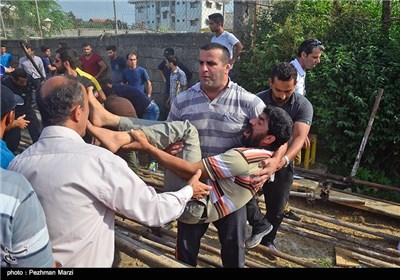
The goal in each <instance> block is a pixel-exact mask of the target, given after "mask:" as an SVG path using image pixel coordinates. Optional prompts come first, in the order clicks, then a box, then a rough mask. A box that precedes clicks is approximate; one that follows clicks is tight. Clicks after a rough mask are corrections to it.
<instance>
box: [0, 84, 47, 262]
mask: <svg viewBox="0 0 400 280" xmlns="http://www.w3.org/2000/svg"><path fill="white" fill-rule="evenodd" d="M23 103H24V101H23V99H22V98H21V97H20V96H18V95H16V94H14V93H13V92H12V91H11V90H10V89H9V88H7V87H5V86H3V85H2V86H1V125H0V146H1V148H0V150H1V168H0V182H1V183H0V197H1V203H0V225H1V227H0V228H1V234H0V253H1V261H0V264H1V267H50V266H52V265H53V264H54V259H53V256H52V254H51V244H50V242H49V233H48V231H47V227H46V219H45V217H44V213H43V209H42V206H41V205H40V203H39V200H38V198H37V196H36V194H35V192H34V191H33V189H32V186H31V185H30V184H29V182H28V181H27V180H26V179H25V178H24V176H22V175H21V174H18V173H16V172H13V171H10V170H6V169H5V168H7V166H8V164H9V162H10V161H11V160H12V159H13V158H14V154H13V153H11V151H10V150H8V148H7V145H6V144H5V143H4V142H3V140H2V139H3V135H4V132H5V131H6V130H9V129H10V128H11V127H12V126H13V121H14V116H15V112H14V110H15V108H16V107H18V105H22V104H23ZM33 220H34V222H32V221H33Z"/></svg>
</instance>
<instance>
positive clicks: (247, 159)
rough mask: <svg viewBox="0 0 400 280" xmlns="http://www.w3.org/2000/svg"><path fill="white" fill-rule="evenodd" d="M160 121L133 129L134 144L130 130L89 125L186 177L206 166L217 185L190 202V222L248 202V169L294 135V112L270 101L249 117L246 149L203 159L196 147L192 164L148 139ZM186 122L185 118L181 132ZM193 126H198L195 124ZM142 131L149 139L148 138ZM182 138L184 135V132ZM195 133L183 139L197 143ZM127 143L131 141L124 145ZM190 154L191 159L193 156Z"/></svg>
mask: <svg viewBox="0 0 400 280" xmlns="http://www.w3.org/2000/svg"><path fill="white" fill-rule="evenodd" d="M172 123H173V124H174V128H175V127H177V126H178V124H179V122H178V121H175V122H171V123H168V122H167V123H166V124H167V125H169V124H172ZM177 123H178V124H177ZM159 125H160V124H157V125H155V126H146V128H145V129H144V130H143V131H140V130H136V131H132V132H131V134H132V136H133V138H134V139H133V140H134V141H133V143H131V141H132V139H131V137H130V135H129V134H128V133H126V132H117V133H118V135H117V133H116V132H111V131H110V130H106V129H102V128H97V127H90V131H91V133H92V134H93V135H94V136H95V137H97V138H98V139H99V141H100V142H101V143H102V144H103V145H104V146H106V147H107V148H109V149H110V150H112V151H116V150H117V149H119V148H120V146H123V145H124V149H128V148H129V149H134V150H140V151H144V152H147V153H150V154H152V155H153V156H154V157H155V158H156V159H157V160H158V161H159V162H160V163H161V164H162V165H163V166H165V167H166V168H168V169H170V170H171V171H173V172H174V173H176V174H178V175H179V176H181V177H182V178H190V177H191V176H192V175H193V174H194V173H195V172H196V170H198V169H200V170H202V178H203V179H208V181H207V184H209V185H211V186H213V188H212V190H211V193H210V197H209V199H208V201H207V203H206V205H203V204H200V203H199V202H198V200H192V201H190V202H188V204H187V205H186V209H185V211H184V213H183V215H182V216H181V217H179V220H180V221H182V222H185V223H188V224H196V223H199V222H205V223H210V222H213V221H216V220H219V219H221V218H223V217H225V216H227V215H229V214H230V213H232V212H234V211H235V210H236V209H239V208H241V207H242V206H244V205H245V204H246V203H247V202H248V201H249V200H250V198H251V197H253V196H254V194H255V193H256V192H257V190H258V189H257V188H256V187H254V186H253V185H252V184H251V179H250V174H252V173H253V172H254V171H255V170H259V169H260V167H259V163H260V161H261V160H263V159H265V158H269V157H270V156H271V155H272V153H273V151H274V150H276V149H278V148H279V147H280V146H281V145H282V144H284V143H286V142H287V141H288V140H289V139H290V137H291V135H292V119H291V118H290V116H289V115H288V114H287V113H286V112H285V111H284V110H283V109H280V108H277V107H275V106H267V107H266V108H265V109H264V111H263V113H262V114H261V115H260V116H259V117H258V118H255V119H252V120H250V122H249V125H248V129H246V130H245V131H244V133H243V141H242V143H243V144H244V145H245V146H246V147H248V148H243V147H242V148H235V149H231V150H229V151H227V152H225V153H223V154H219V155H216V156H211V157H208V158H205V159H203V160H201V159H200V150H199V147H198V150H197V151H195V153H196V155H197V156H198V157H199V159H198V161H197V162H194V163H191V162H188V161H186V160H185V158H184V159H180V158H178V157H175V156H172V155H170V154H168V153H166V152H164V151H162V150H161V149H163V148H165V147H164V146H161V143H155V145H157V147H159V148H156V147H155V146H153V144H151V143H150V142H153V140H154V137H153V136H154V134H155V133H157V132H158V131H157V130H156V129H153V127H156V126H159ZM184 125H185V124H184V123H183V124H182V131H183V130H184ZM171 130H172V127H171ZM192 130H196V129H195V128H192ZM144 131H146V133H147V134H148V135H149V139H151V140H148V138H146V135H144ZM161 137H165V138H168V140H169V141H168V140H166V141H165V143H166V144H167V143H170V142H172V141H173V139H169V137H170V135H169V134H166V135H162V136H161ZM182 137H185V136H183V135H182ZM191 137H196V134H195V133H191V134H190V135H189V137H188V138H187V139H186V140H185V142H188V144H194V143H195V141H196V139H192V138H191ZM149 141H150V142H149ZM161 142H163V141H161ZM128 143H131V144H129V145H126V144H128ZM251 147H253V148H251ZM257 147H258V148H257ZM260 148H262V149H260ZM264 149H268V150H264ZM183 156H184V157H186V156H188V154H187V153H186V154H184V155H183ZM191 157H192V158H193V155H191ZM269 230H272V225H270V227H269Z"/></svg>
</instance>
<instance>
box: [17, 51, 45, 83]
mask: <svg viewBox="0 0 400 280" xmlns="http://www.w3.org/2000/svg"><path fill="white" fill-rule="evenodd" d="M33 61H35V63H36V65H37V67H38V68H39V70H40V72H41V73H42V75H43V77H46V72H45V71H44V65H43V61H42V59H41V58H40V57H38V56H36V55H35V56H34V57H33ZM18 67H19V68H23V69H25V71H26V73H28V74H29V75H31V76H32V77H33V78H34V79H39V78H41V76H40V74H39V72H38V71H37V70H36V68H35V67H34V66H33V64H32V62H31V61H30V60H29V59H28V58H27V57H26V56H23V57H21V58H20V59H19V65H18Z"/></svg>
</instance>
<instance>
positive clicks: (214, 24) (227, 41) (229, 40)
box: [208, 13, 243, 79]
mask: <svg viewBox="0 0 400 280" xmlns="http://www.w3.org/2000/svg"><path fill="white" fill-rule="evenodd" d="M208 27H209V28H210V30H211V32H213V33H215V35H214V36H213V37H212V38H211V42H215V43H219V44H221V45H223V46H225V47H226V48H227V49H228V50H229V54H230V64H231V69H233V65H234V64H235V62H236V61H237V60H238V59H239V57H240V53H241V52H242V50H243V45H242V43H241V42H240V41H239V39H238V38H236V36H235V35H233V34H232V33H230V32H228V31H225V30H224V17H223V15H222V14H220V13H214V14H211V15H209V16H208ZM231 75H233V73H232V71H231V72H230V78H231V79H232V77H231Z"/></svg>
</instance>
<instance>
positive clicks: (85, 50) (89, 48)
mask: <svg viewBox="0 0 400 280" xmlns="http://www.w3.org/2000/svg"><path fill="white" fill-rule="evenodd" d="M82 49H83V53H84V54H85V55H86V56H89V55H91V54H92V50H93V48H92V45H90V44H89V43H83V44H82Z"/></svg>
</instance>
